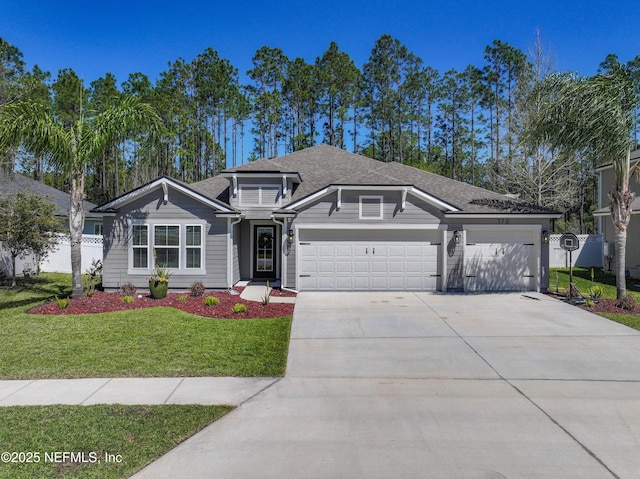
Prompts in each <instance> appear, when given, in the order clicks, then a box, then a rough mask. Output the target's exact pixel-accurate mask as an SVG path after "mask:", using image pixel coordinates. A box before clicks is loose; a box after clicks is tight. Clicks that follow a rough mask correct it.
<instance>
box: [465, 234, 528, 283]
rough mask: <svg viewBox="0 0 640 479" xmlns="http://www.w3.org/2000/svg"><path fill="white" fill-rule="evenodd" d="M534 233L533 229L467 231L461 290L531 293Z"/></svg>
mask: <svg viewBox="0 0 640 479" xmlns="http://www.w3.org/2000/svg"><path fill="white" fill-rule="evenodd" d="M537 234H538V233H537V232H536V231H535V230H506V231H495V230H472V229H469V230H467V231H466V235H467V240H466V247H465V251H464V263H465V275H466V278H465V291H535V290H536V289H537V277H538V270H539V247H538V246H537V243H536V241H535V238H536V235H537Z"/></svg>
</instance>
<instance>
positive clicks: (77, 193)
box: [69, 170, 84, 298]
mask: <svg viewBox="0 0 640 479" xmlns="http://www.w3.org/2000/svg"><path fill="white" fill-rule="evenodd" d="M83 200H84V171H82V170H80V171H74V172H73V173H72V178H71V201H70V204H69V240H70V246H71V296H72V297H74V298H80V297H82V230H83V229H84V204H83Z"/></svg>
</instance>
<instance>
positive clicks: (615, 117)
mask: <svg viewBox="0 0 640 479" xmlns="http://www.w3.org/2000/svg"><path fill="white" fill-rule="evenodd" d="M540 94H542V95H543V97H544V98H545V101H544V102H543V104H542V106H541V107H540V108H539V109H538V110H537V112H536V113H535V118H534V119H533V121H532V122H531V124H530V125H529V126H528V128H527V130H526V131H524V132H523V135H522V139H523V141H524V142H526V143H528V144H529V145H530V146H535V145H540V144H548V145H550V146H551V147H552V148H557V149H558V150H559V151H561V152H565V153H568V154H575V155H577V156H579V157H580V156H582V157H583V158H589V159H592V160H594V162H595V164H601V165H603V164H613V166H614V169H615V185H614V190H613V191H610V192H609V200H610V202H611V203H610V208H611V219H612V221H613V229H614V241H615V247H616V254H617V255H618V258H617V261H616V289H617V296H618V298H622V297H624V296H625V295H626V293H627V289H626V278H625V264H626V244H627V228H628V226H629V221H630V219H631V202H632V201H633V199H634V196H635V195H634V193H633V192H632V191H631V190H630V189H629V180H630V178H631V177H632V176H633V174H634V171H635V173H636V174H638V176H639V177H640V172H639V171H638V168H637V167H638V164H636V165H634V167H633V168H632V167H631V164H630V157H631V148H632V146H633V142H632V136H631V133H632V131H633V110H634V108H635V107H636V105H637V102H638V98H637V96H636V93H635V91H634V88H633V83H632V80H631V77H630V75H629V72H628V71H627V70H626V69H625V68H623V67H622V66H621V67H620V68H617V69H615V70H613V71H610V72H608V73H607V74H599V75H596V76H593V77H576V76H574V75H569V74H553V75H550V76H548V77H546V78H545V79H544V80H542V81H541V82H540V83H539V84H538V85H537V88H536V89H534V91H533V95H540Z"/></svg>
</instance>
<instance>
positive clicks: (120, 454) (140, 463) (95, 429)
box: [0, 405, 232, 479]
mask: <svg viewBox="0 0 640 479" xmlns="http://www.w3.org/2000/svg"><path fill="white" fill-rule="evenodd" d="M231 409H232V408H230V407H227V406H123V405H98V406H42V407H41V406H32V407H4V408H0V424H2V427H0V444H2V448H1V451H0V452H3V453H4V454H3V456H2V462H0V479H5V478H6V479H22V478H24V479H27V478H29V479H31V478H34V477H37V478H42V479H46V478H51V479H55V478H66V479H72V478H100V479H115V478H126V477H129V476H130V475H132V474H133V473H135V472H136V471H138V470H140V469H142V468H143V467H144V466H145V465H147V464H149V463H150V462H152V461H153V460H155V459H157V458H158V457H160V456H161V455H163V454H164V453H166V452H167V451H169V450H170V449H172V448H173V447H175V446H176V445H178V444H179V443H180V442H182V441H184V440H185V439H186V438H188V437H189V436H192V435H193V434H195V433H196V432H197V431H199V430H201V429H202V428H203V427H205V426H207V425H208V424H210V423H212V422H213V421H215V420H217V419H218V418H219V417H221V416H222V415H224V414H226V413H227V412H229V411H230V410H231ZM7 452H8V453H10V454H11V453H14V454H13V455H9V456H7V455H6V453H7ZM18 453H23V454H22V455H19V454H18ZM71 453H73V454H74V456H73V457H72V456H71ZM82 453H84V455H83V454H82ZM13 461H15V462H13Z"/></svg>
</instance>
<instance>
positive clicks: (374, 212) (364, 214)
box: [360, 196, 383, 220]
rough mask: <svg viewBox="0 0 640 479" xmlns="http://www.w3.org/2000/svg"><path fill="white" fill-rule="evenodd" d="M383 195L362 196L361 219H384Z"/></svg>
mask: <svg viewBox="0 0 640 479" xmlns="http://www.w3.org/2000/svg"><path fill="white" fill-rule="evenodd" d="M382 204H383V202H382V196H360V219H361V220H381V219H382V216H383V215H382Z"/></svg>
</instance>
